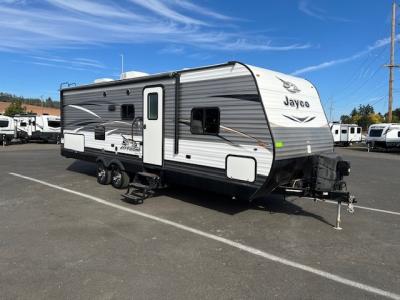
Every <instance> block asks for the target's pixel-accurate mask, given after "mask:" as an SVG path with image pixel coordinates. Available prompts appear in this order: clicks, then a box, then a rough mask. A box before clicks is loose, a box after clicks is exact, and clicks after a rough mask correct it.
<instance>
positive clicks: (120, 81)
mask: <svg viewBox="0 0 400 300" xmlns="http://www.w3.org/2000/svg"><path fill="white" fill-rule="evenodd" d="M237 63H239V64H243V63H240V62H238V61H229V62H226V63H222V64H215V65H209V66H204V67H197V68H188V69H181V70H177V71H172V72H164V73H158V74H151V75H147V76H141V77H136V78H129V79H117V80H114V81H109V82H100V83H90V84H84V85H80V86H74V87H66V88H63V89H60V91H61V92H62V91H76V90H85V89H91V88H94V87H102V86H116V85H121V84H126V83H135V82H142V81H148V80H154V79H164V78H173V77H175V76H177V75H178V74H182V73H185V72H191V71H200V70H207V69H212V68H218V67H223V66H229V65H234V64H237ZM243 65H244V64H243Z"/></svg>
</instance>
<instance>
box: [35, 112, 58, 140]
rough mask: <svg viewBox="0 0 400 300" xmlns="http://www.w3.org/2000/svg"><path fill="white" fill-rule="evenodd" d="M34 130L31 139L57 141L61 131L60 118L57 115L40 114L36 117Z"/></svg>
mask: <svg viewBox="0 0 400 300" xmlns="http://www.w3.org/2000/svg"><path fill="white" fill-rule="evenodd" d="M35 122H36V131H35V132H34V133H33V134H32V139H38V140H42V141H46V142H50V141H51V142H57V141H58V140H59V137H60V133H61V125H60V123H61V119H60V117H59V116H51V115H42V116H37V117H36V120H35Z"/></svg>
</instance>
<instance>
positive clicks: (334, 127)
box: [330, 123, 362, 146]
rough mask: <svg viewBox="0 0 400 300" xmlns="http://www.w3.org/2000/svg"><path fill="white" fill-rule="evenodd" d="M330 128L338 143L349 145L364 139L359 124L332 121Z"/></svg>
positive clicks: (335, 141)
mask: <svg viewBox="0 0 400 300" xmlns="http://www.w3.org/2000/svg"><path fill="white" fill-rule="evenodd" d="M330 128H331V132H332V136H333V141H334V143H335V144H336V145H342V146H349V145H351V144H352V143H360V142H361V140H362V130H361V127H360V126H358V125H357V124H340V123H330Z"/></svg>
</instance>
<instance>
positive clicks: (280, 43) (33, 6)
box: [0, 0, 400, 119]
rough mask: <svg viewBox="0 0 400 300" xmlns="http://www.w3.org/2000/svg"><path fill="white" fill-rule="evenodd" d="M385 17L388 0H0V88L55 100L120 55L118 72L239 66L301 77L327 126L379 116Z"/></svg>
mask: <svg viewBox="0 0 400 300" xmlns="http://www.w3.org/2000/svg"><path fill="white" fill-rule="evenodd" d="M390 11H391V0H368V1H361V0H347V1H345V0H335V1H333V0H281V1H276V0H270V1H268V0H259V1H256V0H254V1H240V0H238V1H232V0H231V1H223V0H218V1H211V0H121V1H110V0H98V1H94V0H0V41H1V42H0V67H1V68H0V70H1V72H0V91H4V92H9V93H14V94H17V95H23V96H32V97H41V96H43V97H44V98H46V97H48V96H51V97H52V98H54V99H58V91H57V90H58V88H59V85H60V83H61V82H65V81H69V82H75V83H77V84H84V83H90V82H92V81H93V80H94V79H96V78H101V77H111V78H118V77H119V73H120V70H121V62H120V61H121V57H120V54H121V53H123V54H124V57H125V69H126V70H138V71H143V72H148V73H158V72H163V71H170V70H176V69H181V68H188V67H195V66H202V65H207V64H214V63H221V62H226V61H229V60H240V61H243V62H245V63H249V64H253V65H256V66H260V67H265V68H269V69H273V70H277V71H281V72H284V73H289V74H296V75H298V76H301V77H305V78H307V79H309V80H311V81H312V82H313V83H314V84H315V85H316V87H317V88H318V90H319V92H320V95H321V98H322V101H323V104H324V106H325V108H326V111H327V114H328V115H329V107H330V104H331V102H332V103H333V108H334V111H333V116H334V118H335V119H337V118H338V117H339V116H340V115H341V114H344V113H349V112H350V110H351V109H352V108H353V107H354V106H357V105H359V104H360V103H361V104H372V105H374V107H375V109H376V110H377V111H381V112H385V111H386V109H387V90H388V88H387V78H388V70H387V68H385V67H383V65H384V64H386V63H388V60H389V35H390ZM399 32H400V30H399ZM398 38H399V39H400V35H399V36H398ZM399 76H400V74H398V71H397V70H396V74H395V77H399ZM397 86H398V85H397V84H395V98H394V99H395V100H394V106H395V107H399V106H400V101H399V100H398V99H399V96H400V89H398V88H397Z"/></svg>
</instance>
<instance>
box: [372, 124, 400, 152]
mask: <svg viewBox="0 0 400 300" xmlns="http://www.w3.org/2000/svg"><path fill="white" fill-rule="evenodd" d="M366 142H367V145H368V148H386V149H387V148H400V124H396V123H382V124H373V125H371V126H369V129H368V136H367V138H366Z"/></svg>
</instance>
